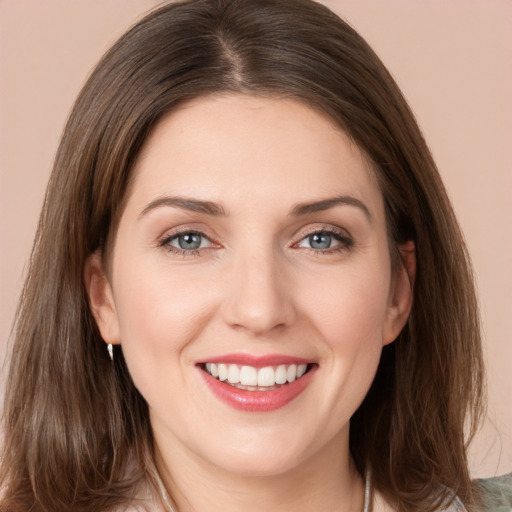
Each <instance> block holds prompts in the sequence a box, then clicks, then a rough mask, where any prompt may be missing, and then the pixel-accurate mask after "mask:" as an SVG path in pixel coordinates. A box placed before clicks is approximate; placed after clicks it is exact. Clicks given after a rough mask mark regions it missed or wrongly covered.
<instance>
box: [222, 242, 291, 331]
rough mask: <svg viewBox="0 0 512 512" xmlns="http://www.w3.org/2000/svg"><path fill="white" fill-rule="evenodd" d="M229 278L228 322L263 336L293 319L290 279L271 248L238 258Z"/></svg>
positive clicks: (225, 316)
mask: <svg viewBox="0 0 512 512" xmlns="http://www.w3.org/2000/svg"><path fill="white" fill-rule="evenodd" d="M229 278H230V282H229V283H226V288H227V297H226V301H225V303H224V319H225V322H226V323H227V324H228V325H230V326H231V327H233V328H236V329H239V330H244V331H246V332H248V333H251V334H252V335H254V336H261V335H265V334H268V333H270V332H273V331H277V330H278V329H282V328H284V327H286V326H289V325H290V324H291V323H292V322H293V320H294V317H295V309H294V305H293V297H292V286H291V282H290V281H291V280H290V279H289V278H287V272H286V269H284V268H283V265H282V264H281V265H279V262H278V258H277V257H276V256H275V255H274V254H272V251H268V253H267V254H259V255H257V254H251V255H250V256H247V257H246V258H244V257H243V256H242V257H239V258H238V259H237V262H236V263H235V264H234V265H233V272H232V273H230V276H229Z"/></svg>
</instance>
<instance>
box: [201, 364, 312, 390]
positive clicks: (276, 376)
mask: <svg viewBox="0 0 512 512" xmlns="http://www.w3.org/2000/svg"><path fill="white" fill-rule="evenodd" d="M307 367H308V365H307V364H299V365H296V364H289V365H285V364H281V365H279V366H277V367H273V366H265V367H263V368H254V367H253V366H239V365H237V364H224V363H219V364H217V363H206V365H205V369H206V371H207V372H208V373H209V374H210V375H211V376H212V377H216V378H217V379H219V380H220V381H222V382H224V381H228V382H229V383H230V384H241V385H242V386H253V387H256V386H258V387H265V388H271V387H273V386H275V385H276V384H286V383H287V382H293V381H294V380H296V379H298V378H300V377H302V376H303V375H304V374H305V373H306V371H307Z"/></svg>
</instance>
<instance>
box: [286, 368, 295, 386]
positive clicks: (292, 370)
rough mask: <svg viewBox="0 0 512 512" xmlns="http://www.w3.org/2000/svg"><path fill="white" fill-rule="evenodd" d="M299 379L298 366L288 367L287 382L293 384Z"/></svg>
mask: <svg viewBox="0 0 512 512" xmlns="http://www.w3.org/2000/svg"><path fill="white" fill-rule="evenodd" d="M296 378H297V365H296V364H291V365H290V366H288V370H287V371H286V380H287V381H288V382H293V381H294V380H295V379H296Z"/></svg>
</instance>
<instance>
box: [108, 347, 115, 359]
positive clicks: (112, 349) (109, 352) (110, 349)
mask: <svg viewBox="0 0 512 512" xmlns="http://www.w3.org/2000/svg"><path fill="white" fill-rule="evenodd" d="M107 350H108V355H109V356H110V360H111V361H113V360H114V346H113V345H112V343H109V344H108V345H107Z"/></svg>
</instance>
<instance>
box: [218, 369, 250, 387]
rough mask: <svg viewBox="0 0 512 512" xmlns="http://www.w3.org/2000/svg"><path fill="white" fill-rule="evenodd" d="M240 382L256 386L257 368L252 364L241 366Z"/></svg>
mask: <svg viewBox="0 0 512 512" xmlns="http://www.w3.org/2000/svg"><path fill="white" fill-rule="evenodd" d="M212 375H213V374H212ZM240 384H243V385H244V386H257V385H258V370H256V368H253V367H252V366H242V369H241V370H240Z"/></svg>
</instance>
